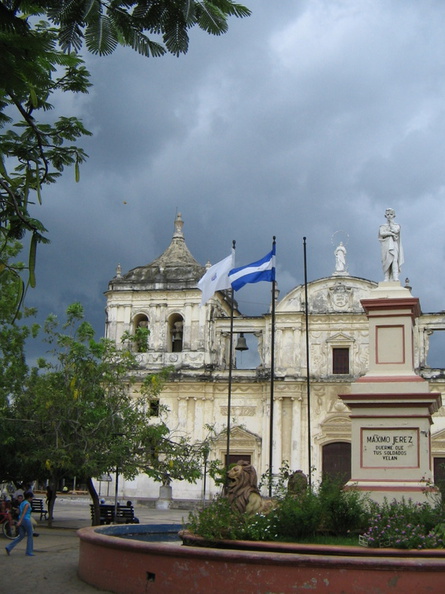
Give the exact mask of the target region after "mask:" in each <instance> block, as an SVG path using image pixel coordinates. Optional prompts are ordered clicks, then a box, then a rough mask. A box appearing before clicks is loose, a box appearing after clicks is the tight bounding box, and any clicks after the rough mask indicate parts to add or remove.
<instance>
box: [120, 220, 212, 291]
mask: <svg viewBox="0 0 445 594" xmlns="http://www.w3.org/2000/svg"><path fill="white" fill-rule="evenodd" d="M183 225H184V221H183V220H182V217H181V213H178V214H177V216H176V219H175V231H174V233H173V237H172V240H171V243H170V245H169V246H168V248H167V249H166V250H165V251H164V252H163V253H162V254H161V255H160V256H159V258H156V260H153V262H151V263H150V264H146V265H145V266H138V267H136V268H133V269H132V270H130V271H129V272H127V273H126V274H125V275H122V276H120V274H119V272H118V274H117V275H116V277H115V278H114V279H113V280H112V281H111V282H110V289H113V288H136V287H135V285H137V288H138V289H142V288H146V289H181V288H184V289H186V288H196V284H197V282H198V281H199V279H200V278H201V277H202V276H203V274H204V273H205V267H204V266H201V264H199V263H198V262H197V261H196V260H195V258H194V257H193V256H192V254H191V253H190V251H189V249H188V247H187V245H186V243H185V239H184V234H183V231H182V227H183ZM126 285H127V287H126ZM128 285H130V286H128Z"/></svg>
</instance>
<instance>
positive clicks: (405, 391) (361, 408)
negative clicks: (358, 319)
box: [340, 282, 442, 502]
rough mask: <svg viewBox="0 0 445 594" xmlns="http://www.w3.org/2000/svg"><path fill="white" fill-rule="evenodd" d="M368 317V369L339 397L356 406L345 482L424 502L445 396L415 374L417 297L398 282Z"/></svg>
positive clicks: (378, 296)
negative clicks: (436, 417)
mask: <svg viewBox="0 0 445 594" xmlns="http://www.w3.org/2000/svg"><path fill="white" fill-rule="evenodd" d="M362 305H363V308H364V309H365V312H366V314H367V316H368V319H369V359H370V360H369V370H368V373H367V374H366V375H365V376H363V377H362V378H360V379H359V380H357V381H356V382H354V383H353V384H352V386H351V393H350V394H345V395H342V396H340V398H341V399H342V400H343V402H344V403H345V404H346V405H347V406H348V407H349V409H350V410H351V422H352V448H351V451H352V461H351V462H352V464H351V480H350V481H349V482H348V483H347V487H350V488H352V487H354V488H358V489H360V490H362V491H366V492H369V494H370V497H371V499H373V500H374V501H378V502H382V501H383V500H384V499H385V498H386V499H388V500H389V501H391V500H393V499H397V500H400V499H402V498H405V499H411V500H413V501H418V502H422V501H425V500H426V499H427V496H428V493H430V492H431V491H434V490H435V488H434V485H433V472H432V460H431V430H430V428H431V424H432V414H433V413H434V412H436V411H437V410H438V409H439V408H440V406H441V405H442V400H441V395H440V393H433V392H429V390H428V382H427V381H426V380H424V379H423V378H421V377H420V376H418V375H416V373H415V372H414V356H413V355H414V350H413V326H414V322H415V318H416V317H417V316H418V315H419V314H420V306H419V300H418V299H417V298H414V297H412V296H411V293H410V292H409V291H408V289H404V288H402V287H400V284H399V283H398V282H385V283H380V284H379V286H378V288H377V289H375V290H374V291H372V292H371V295H370V299H364V300H362Z"/></svg>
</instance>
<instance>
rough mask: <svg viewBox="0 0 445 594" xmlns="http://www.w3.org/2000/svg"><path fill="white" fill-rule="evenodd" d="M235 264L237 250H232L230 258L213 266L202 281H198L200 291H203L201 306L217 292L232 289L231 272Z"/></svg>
mask: <svg viewBox="0 0 445 594" xmlns="http://www.w3.org/2000/svg"><path fill="white" fill-rule="evenodd" d="M234 264H235V250H232V253H231V254H230V256H227V258H224V260H221V261H220V262H217V263H216V264H214V265H213V266H211V267H210V268H209V269H208V270H207V272H206V273H205V274H204V276H203V277H202V278H201V280H200V281H198V289H201V291H202V296H201V305H204V304H205V303H207V301H208V300H209V299H210V297H213V295H214V294H215V293H216V291H223V290H224V289H230V288H231V284H230V279H229V272H230V270H231V268H232V267H233V265H234Z"/></svg>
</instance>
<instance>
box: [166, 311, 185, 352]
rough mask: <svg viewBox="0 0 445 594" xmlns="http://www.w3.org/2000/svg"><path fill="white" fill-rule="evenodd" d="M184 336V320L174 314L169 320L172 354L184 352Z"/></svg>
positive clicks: (169, 346)
mask: <svg viewBox="0 0 445 594" xmlns="http://www.w3.org/2000/svg"><path fill="white" fill-rule="evenodd" d="M183 334H184V318H183V317H182V316H181V315H180V314H173V315H172V316H170V318H169V320H168V336H169V338H168V340H169V344H168V350H169V351H170V352H171V353H180V352H182V346H183Z"/></svg>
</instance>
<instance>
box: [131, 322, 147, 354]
mask: <svg viewBox="0 0 445 594" xmlns="http://www.w3.org/2000/svg"><path fill="white" fill-rule="evenodd" d="M149 333H150V332H149V330H148V317H147V316H146V315H145V314H137V315H136V316H135V317H134V318H133V336H134V339H133V345H134V350H135V351H136V352H137V353H146V352H147V350H148V335H149Z"/></svg>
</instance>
